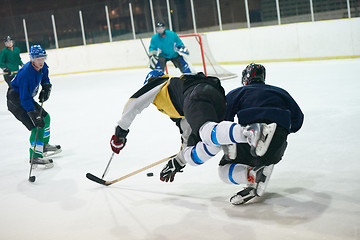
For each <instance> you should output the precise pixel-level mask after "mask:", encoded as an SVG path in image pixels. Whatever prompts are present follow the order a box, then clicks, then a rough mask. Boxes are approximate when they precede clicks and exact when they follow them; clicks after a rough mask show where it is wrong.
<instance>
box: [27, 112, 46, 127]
mask: <svg viewBox="0 0 360 240" xmlns="http://www.w3.org/2000/svg"><path fill="white" fill-rule="evenodd" d="M28 115H29V117H30V119H31V121H32V122H33V124H34V126H35V127H39V128H43V127H44V126H45V122H44V119H43V118H42V117H41V116H40V114H39V113H38V111H36V110H34V111H30V112H28Z"/></svg>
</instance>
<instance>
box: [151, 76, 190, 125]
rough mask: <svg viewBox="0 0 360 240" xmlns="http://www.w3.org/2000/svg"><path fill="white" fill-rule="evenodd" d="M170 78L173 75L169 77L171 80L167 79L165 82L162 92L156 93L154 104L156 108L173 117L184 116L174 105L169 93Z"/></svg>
mask: <svg viewBox="0 0 360 240" xmlns="http://www.w3.org/2000/svg"><path fill="white" fill-rule="evenodd" d="M170 79H171V77H169V80H168V81H167V83H166V84H164V86H163V87H162V88H161V90H160V92H159V93H158V94H157V95H156V97H155V99H154V101H153V104H154V105H155V106H156V108H157V109H158V110H159V111H160V112H162V113H164V114H166V115H168V116H169V117H171V118H184V116H181V115H180V114H179V113H178V111H177V110H176V108H175V107H174V105H173V103H172V101H171V98H170V95H169V90H168V85H169V84H170Z"/></svg>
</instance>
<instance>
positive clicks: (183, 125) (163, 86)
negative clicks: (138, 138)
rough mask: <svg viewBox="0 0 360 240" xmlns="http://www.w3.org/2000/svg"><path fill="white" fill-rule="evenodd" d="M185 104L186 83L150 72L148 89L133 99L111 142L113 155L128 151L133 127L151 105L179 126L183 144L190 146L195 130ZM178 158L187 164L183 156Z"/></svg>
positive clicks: (158, 72) (141, 89)
mask: <svg viewBox="0 0 360 240" xmlns="http://www.w3.org/2000/svg"><path fill="white" fill-rule="evenodd" d="M183 102H184V98H183V82H182V81H181V80H180V78H178V77H172V76H169V75H166V74H164V72H162V71H159V70H152V71H150V72H149V74H147V76H146V78H145V82H144V86H143V87H142V88H140V89H139V90H138V91H137V92H136V93H134V94H133V95H132V96H131V97H130V99H129V100H128V102H127V104H126V105H125V107H124V109H123V113H122V116H121V119H120V120H119V121H118V122H117V124H118V125H117V126H116V129H115V134H114V135H113V136H112V138H111V141H110V145H111V149H112V151H113V152H115V153H117V154H118V153H119V152H120V150H121V149H123V148H124V146H125V143H126V141H127V140H126V136H127V134H128V133H129V127H130V126H131V124H132V122H133V121H134V119H135V117H136V115H137V114H140V113H141V112H142V111H143V110H144V109H145V108H147V107H148V106H149V105H150V104H151V103H152V104H154V105H155V106H156V108H157V109H158V110H159V111H160V112H162V113H164V114H166V115H168V116H169V117H170V118H171V120H173V121H174V122H175V123H176V125H177V126H178V127H179V129H180V132H181V138H182V139H181V140H182V144H183V146H186V144H187V139H188V136H189V135H190V132H191V129H190V126H189V124H188V123H187V121H186V119H185V118H184V113H183ZM176 158H178V159H182V160H181V161H185V160H184V159H183V155H182V153H181V152H180V153H179V154H178V155H177V156H176Z"/></svg>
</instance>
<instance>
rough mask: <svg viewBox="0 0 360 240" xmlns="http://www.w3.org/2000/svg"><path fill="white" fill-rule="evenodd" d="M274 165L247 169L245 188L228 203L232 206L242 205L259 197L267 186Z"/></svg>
mask: <svg viewBox="0 0 360 240" xmlns="http://www.w3.org/2000/svg"><path fill="white" fill-rule="evenodd" d="M273 168H274V165H269V166H262V167H250V168H249V169H248V181H249V182H250V183H249V184H248V185H247V187H245V188H244V189H243V190H241V191H240V192H238V193H237V194H235V195H234V196H232V197H231V198H230V202H231V203H232V204H234V205H239V204H244V203H246V202H248V201H249V200H251V199H253V198H254V197H256V196H257V197H261V196H262V195H263V194H264V192H265V190H266V187H267V185H268V182H269V179H270V176H271V173H272V171H273Z"/></svg>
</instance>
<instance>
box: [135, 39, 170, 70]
mask: <svg viewBox="0 0 360 240" xmlns="http://www.w3.org/2000/svg"><path fill="white" fill-rule="evenodd" d="M140 41H141V44H142V46H143V48H144V51H145V53H146V55H147V56H148V58H149V59H150V55H149V53H148V51H147V50H146V47H145V44H144V42H143V40H142V38H140ZM158 54H159V53H158ZM165 72H166V74H168V70H167V66H166V65H165Z"/></svg>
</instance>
